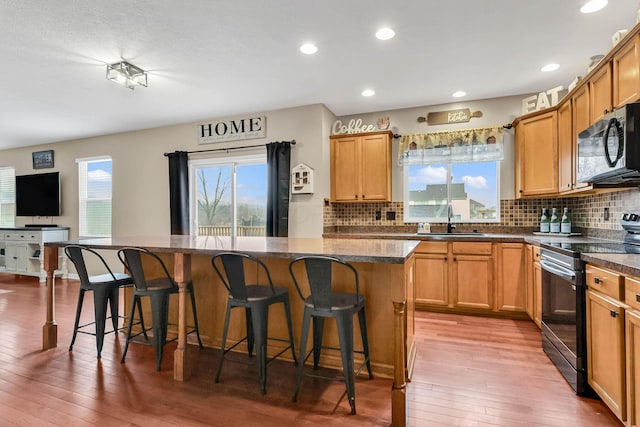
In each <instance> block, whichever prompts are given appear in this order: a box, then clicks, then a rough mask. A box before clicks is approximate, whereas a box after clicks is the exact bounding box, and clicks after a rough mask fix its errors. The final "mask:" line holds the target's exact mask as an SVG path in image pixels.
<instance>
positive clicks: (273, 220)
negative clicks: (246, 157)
mask: <svg viewBox="0 0 640 427" xmlns="http://www.w3.org/2000/svg"><path fill="white" fill-rule="evenodd" d="M290 181H291V142H290V141H284V142H270V143H268V144H267V224H266V234H267V236H270V237H287V236H288V235H289V193H290V190H289V185H290Z"/></svg>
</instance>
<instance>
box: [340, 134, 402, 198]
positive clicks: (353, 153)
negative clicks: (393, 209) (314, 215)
mask: <svg viewBox="0 0 640 427" xmlns="http://www.w3.org/2000/svg"><path fill="white" fill-rule="evenodd" d="M392 137H393V133H392V132H391V131H384V132H370V133H363V134H352V135H334V136H331V138H330V144H331V147H330V149H331V200H332V201H335V202H367V201H390V200H391V139H392Z"/></svg>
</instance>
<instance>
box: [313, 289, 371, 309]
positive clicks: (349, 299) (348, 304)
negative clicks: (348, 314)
mask: <svg viewBox="0 0 640 427" xmlns="http://www.w3.org/2000/svg"><path fill="white" fill-rule="evenodd" d="M304 305H305V307H309V308H313V309H315V310H317V311H322V310H326V311H329V312H330V311H341V310H353V309H354V308H356V307H359V306H360V305H364V297H363V296H362V295H359V296H357V297H356V295H353V294H341V293H332V294H331V295H330V296H329V307H327V308H324V309H323V308H320V307H316V305H315V304H314V302H313V296H311V295H309V296H308V297H307V298H305V300H304Z"/></svg>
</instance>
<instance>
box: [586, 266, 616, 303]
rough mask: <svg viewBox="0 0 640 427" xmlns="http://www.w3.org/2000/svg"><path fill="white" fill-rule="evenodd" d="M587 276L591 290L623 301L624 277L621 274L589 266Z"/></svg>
mask: <svg viewBox="0 0 640 427" xmlns="http://www.w3.org/2000/svg"><path fill="white" fill-rule="evenodd" d="M586 276H587V286H588V287H589V289H593V290H596V291H598V292H602V293H603V294H605V295H608V296H610V297H611V298H615V299H617V300H622V299H623V297H624V295H623V292H622V290H623V280H622V279H623V277H622V275H621V274H619V273H616V272H615V271H611V270H608V269H605V268H602V267H594V266H593V265H587V267H586Z"/></svg>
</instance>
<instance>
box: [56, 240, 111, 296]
mask: <svg viewBox="0 0 640 427" xmlns="http://www.w3.org/2000/svg"><path fill="white" fill-rule="evenodd" d="M64 253H65V255H66V256H67V258H69V259H70V260H71V262H72V263H73V265H74V266H75V268H76V272H77V273H78V277H79V279H80V284H81V285H82V286H85V287H87V286H91V280H90V279H89V277H90V276H91V275H92V274H91V273H92V272H93V273H96V274H109V275H111V277H112V278H113V280H114V281H115V280H117V279H116V276H115V275H114V274H113V272H112V271H111V269H110V268H109V265H108V264H107V262H106V261H105V260H104V258H102V256H101V255H100V254H99V253H98V252H96V251H95V250H93V249H91V248H88V247H86V246H82V245H69V246H65V248H64ZM85 258H86V259H85ZM94 260H97V261H94ZM87 264H90V265H92V266H93V265H94V264H97V267H94V268H96V269H100V272H99V273H98V272H95V271H92V272H90V271H89V270H91V269H90V268H88V267H87Z"/></svg>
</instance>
